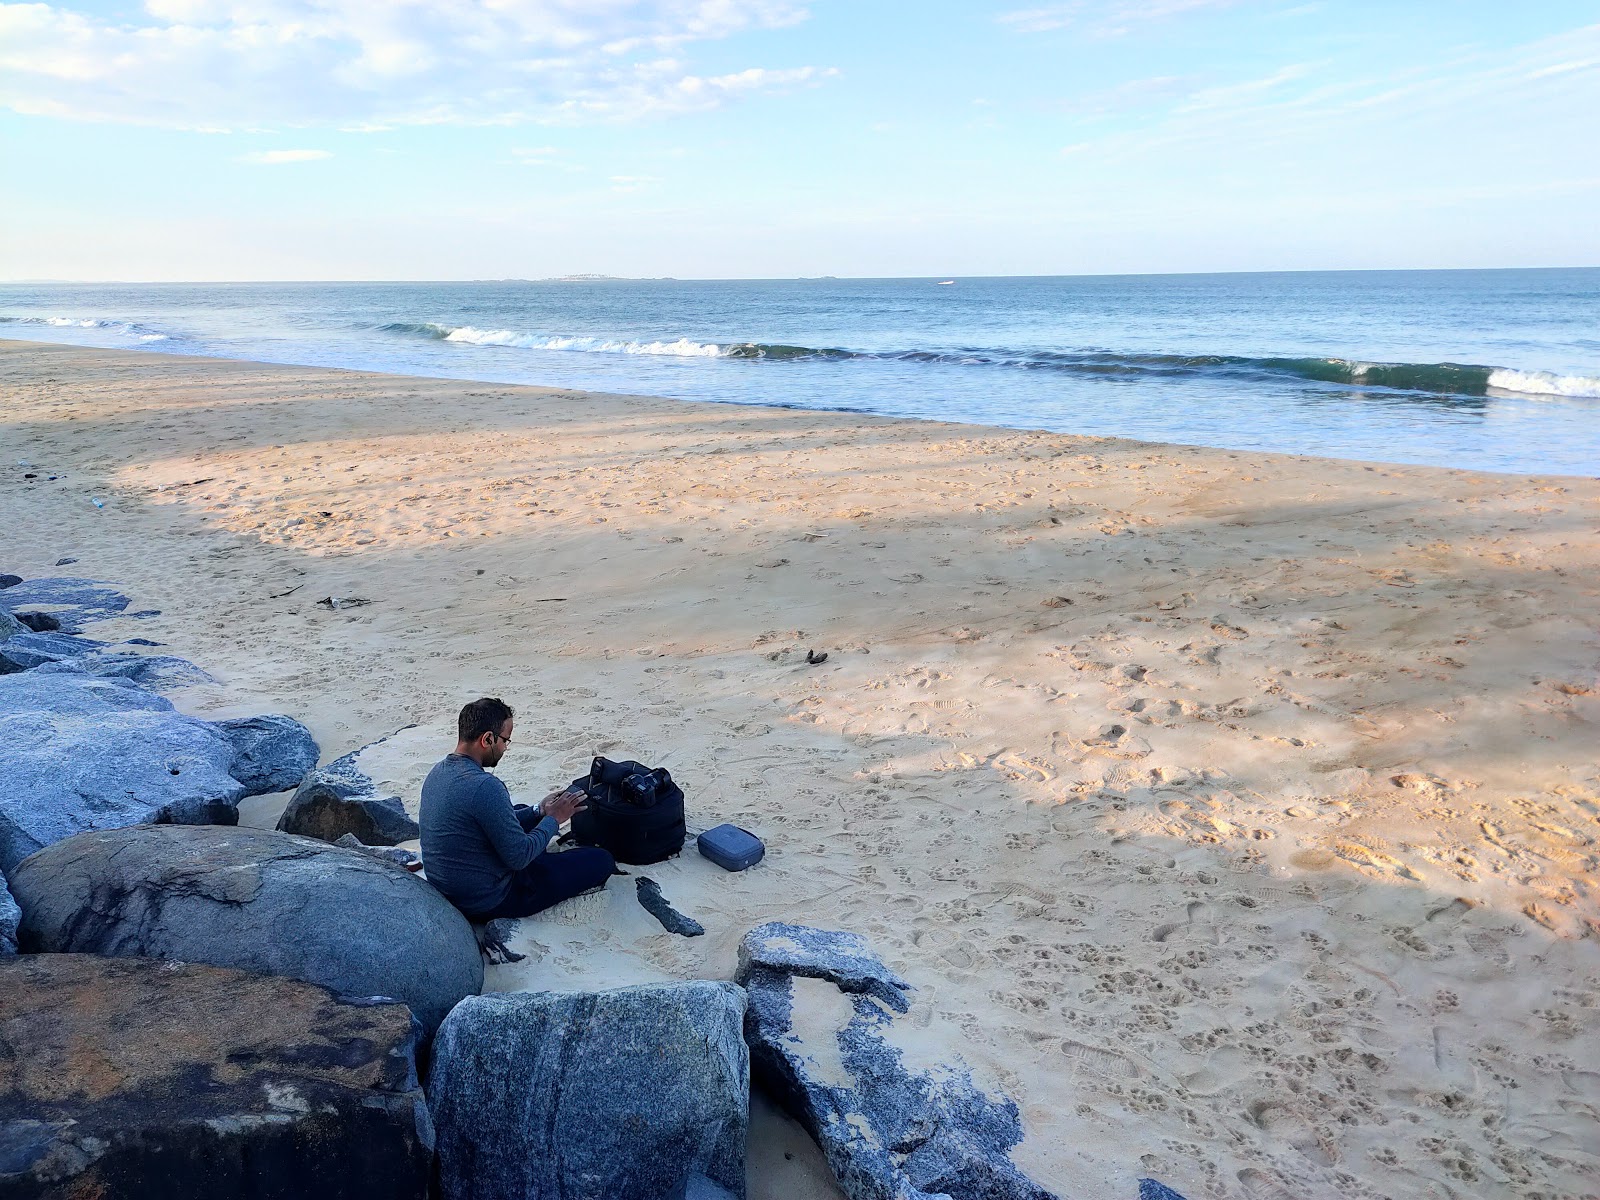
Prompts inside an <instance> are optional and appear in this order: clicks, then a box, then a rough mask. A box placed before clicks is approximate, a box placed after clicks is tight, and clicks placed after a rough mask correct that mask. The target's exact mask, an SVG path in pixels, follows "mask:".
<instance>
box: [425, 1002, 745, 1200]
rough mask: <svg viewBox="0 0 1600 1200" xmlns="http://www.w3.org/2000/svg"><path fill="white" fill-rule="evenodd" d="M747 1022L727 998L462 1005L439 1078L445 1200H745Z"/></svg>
mask: <svg viewBox="0 0 1600 1200" xmlns="http://www.w3.org/2000/svg"><path fill="white" fill-rule="evenodd" d="M743 1018H744V994H743V992H742V991H741V990H740V989H739V988H737V987H735V986H734V985H733V984H730V983H706V982H697V983H671V984H660V985H655V986H647V987H631V988H620V989H617V990H616V991H607V992H587V993H575V994H574V993H562V994H557V993H551V992H532V993H530V992H519V993H513V994H510V995H491V996H478V997H474V998H472V999H469V1000H463V1001H462V1002H461V1003H460V1004H459V1005H457V1006H456V1008H455V1010H454V1011H453V1012H452V1013H451V1014H450V1015H449V1017H447V1018H446V1019H445V1022H444V1024H443V1025H442V1026H440V1028H439V1036H438V1038H437V1039H436V1040H435V1042H434V1048H433V1067H432V1073H431V1074H430V1076H429V1079H428V1103H429V1107H430V1108H431V1109H432V1110H433V1120H434V1124H435V1126H436V1127H437V1129H438V1138H439V1179H440V1195H441V1196H442V1198H443V1200H458V1198H463V1197H472V1198H473V1200H523V1198H524V1197H533V1196H537V1197H539V1198H540V1200H591V1198H594V1197H602V1196H603V1197H606V1198H607V1200H662V1198H664V1197H678V1196H684V1195H689V1196H694V1195H703V1194H706V1191H707V1185H708V1184H709V1185H713V1186H714V1187H717V1188H721V1189H724V1190H726V1191H727V1192H730V1193H732V1194H733V1195H734V1196H735V1197H739V1198H742V1197H743V1196H744V1194H745V1191H744V1143H745V1133H746V1129H747V1127H748V1125H749V1057H748V1053H747V1051H746V1049H745V1044H744V1040H743V1038H742V1037H741V1036H740V1025H741V1022H742V1021H743ZM697 1189H698V1190H697ZM712 1194H715V1193H712Z"/></svg>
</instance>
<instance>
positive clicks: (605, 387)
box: [0, 268, 1600, 475]
mask: <svg viewBox="0 0 1600 1200" xmlns="http://www.w3.org/2000/svg"><path fill="white" fill-rule="evenodd" d="M0 337H11V338H27V339H33V340H41V341H57V342H68V343H72V344H76V345H91V346H112V347H133V348H142V349H149V350H158V351H162V352H166V353H176V354H194V355H205V356H222V357H228V358H245V359H255V360H259V361H264V362H275V363H298V364H307V365H318V366H332V367H350V368H358V369H362V370H372V371H387V372H395V373H399V374H405V375H420V376H437V377H446V378H456V379H476V380H485V381H493V382H502V383H534V384H545V385H550V386H556V387H563V388H585V389H593V390H599V391H608V392H627V393H635V394H649V395H661V396H671V397H678V398H681V399H685V400H706V401H718V402H723V403H729V404H746V405H782V406H786V407H793V408H812V409H833V410H844V411H852V412H867V413H879V414H884V415H889V416H903V417H924V418H933V419H937V420H942V421H957V422H965V423H974V424H984V425H1001V426H1008V427H1011V428H1017V429H1044V430H1053V431H1059V432H1063V433H1078V434H1094V435H1107V436H1116V437H1127V438H1140V439H1144V440H1147V441H1152V442H1178V443H1188V444H1194V445H1204V446H1216V447H1225V448H1229V449H1234V450H1246V451H1248V450H1272V451H1286V452H1290V453H1297V454H1315V455H1327V456H1332V457H1338V458H1350V459H1361V460H1368V461H1378V462H1396V463H1420V464H1429V465H1438V466H1450V467H1465V468H1471V469H1477V470H1490V471H1520V472H1546V473H1557V474H1577V475H1596V474H1600V269H1592V268H1590V269H1571V270H1496V271H1349V272H1285V273H1272V274H1223V275H1127V276H1068V277H1040V278H996V279H969V278H958V279H953V280H941V279H831V278H824V279H792V280H744V281H740V280H735V281H728V280H722V281H711V280H696V281H685V280H612V279H593V278H578V279H570V280H546V281H524V280H500V281H488V282H472V283H299V284H296V283H273V284H245V283H240V284H94V285H87V284H6V285H0ZM440 419H441V424H442V425H443V426H448V422H449V415H448V414H443V413H442V414H441V418H440Z"/></svg>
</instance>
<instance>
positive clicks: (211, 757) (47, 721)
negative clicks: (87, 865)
mask: <svg viewBox="0 0 1600 1200" xmlns="http://www.w3.org/2000/svg"><path fill="white" fill-rule="evenodd" d="M55 670H56V668H55V667H40V668H37V669H35V670H31V671H22V672H19V673H17V674H13V675H6V676H4V677H0V745H3V746H4V747H5V753H4V754H0V871H6V872H7V873H9V872H10V870H11V868H12V867H14V866H15V865H16V864H17V863H18V862H19V861H21V860H22V859H23V858H24V857H26V856H27V855H29V854H32V853H33V852H34V851H36V850H38V849H40V848H41V847H43V846H48V845H50V844H51V843H53V842H58V841H60V840H61V839H62V838H65V837H70V836H71V835H73V834H75V833H79V832H81V831H83V830H89V829H104V828H108V827H112V826H122V825H134V824H139V823H149V822H158V823H165V822H170V823H175V824H233V823H234V822H236V821H237V820H238V808H237V805H238V802H239V800H240V798H241V797H242V796H243V795H244V788H243V787H242V786H241V785H240V783H239V781H238V780H236V779H235V778H234V777H233V776H232V775H230V774H229V773H228V768H229V766H230V765H231V764H232V762H233V755H234V751H233V747H232V745H231V744H230V743H229V742H228V741H227V739H226V738H224V737H223V736H222V735H221V734H220V733H219V732H218V731H217V729H216V728H215V727H214V726H212V725H210V724H207V723H206V722H204V721H197V720H195V719H194V718H193V717H186V716H183V715H181V714H180V713H177V712H175V711H174V710H173V707H172V705H171V703H170V702H169V701H167V700H164V699H162V698H161V697H160V696H157V695H154V694H153V693H151V692H148V691H146V690H144V689H143V688H140V687H136V686H134V685H132V684H131V683H129V682H127V681H125V680H118V679H101V678H98V677H95V676H90V675H84V674H81V673H73V672H60V673H51V672H54V671H55Z"/></svg>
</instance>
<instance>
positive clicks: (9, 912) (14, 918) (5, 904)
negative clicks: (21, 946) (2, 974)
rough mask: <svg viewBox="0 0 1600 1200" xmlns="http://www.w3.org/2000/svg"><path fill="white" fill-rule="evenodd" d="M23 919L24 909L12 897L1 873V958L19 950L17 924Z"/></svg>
mask: <svg viewBox="0 0 1600 1200" xmlns="http://www.w3.org/2000/svg"><path fill="white" fill-rule="evenodd" d="M21 920H22V910H21V909H20V908H18V907H17V902H16V901H15V900H13V899H12V898H11V891H10V889H9V888H7V887H6V877H5V875H4V874H0V958H7V957H9V956H11V955H13V954H15V953H16V952H17V924H18V922H20V921H21Z"/></svg>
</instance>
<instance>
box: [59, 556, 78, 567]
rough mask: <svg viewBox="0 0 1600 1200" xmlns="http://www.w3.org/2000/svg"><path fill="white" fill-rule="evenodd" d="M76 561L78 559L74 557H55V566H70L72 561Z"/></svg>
mask: <svg viewBox="0 0 1600 1200" xmlns="http://www.w3.org/2000/svg"><path fill="white" fill-rule="evenodd" d="M77 561H78V560H77V559H75V558H58V559H56V566H58V567H70V566H71V565H72V564H73V563H75V562H77Z"/></svg>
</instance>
